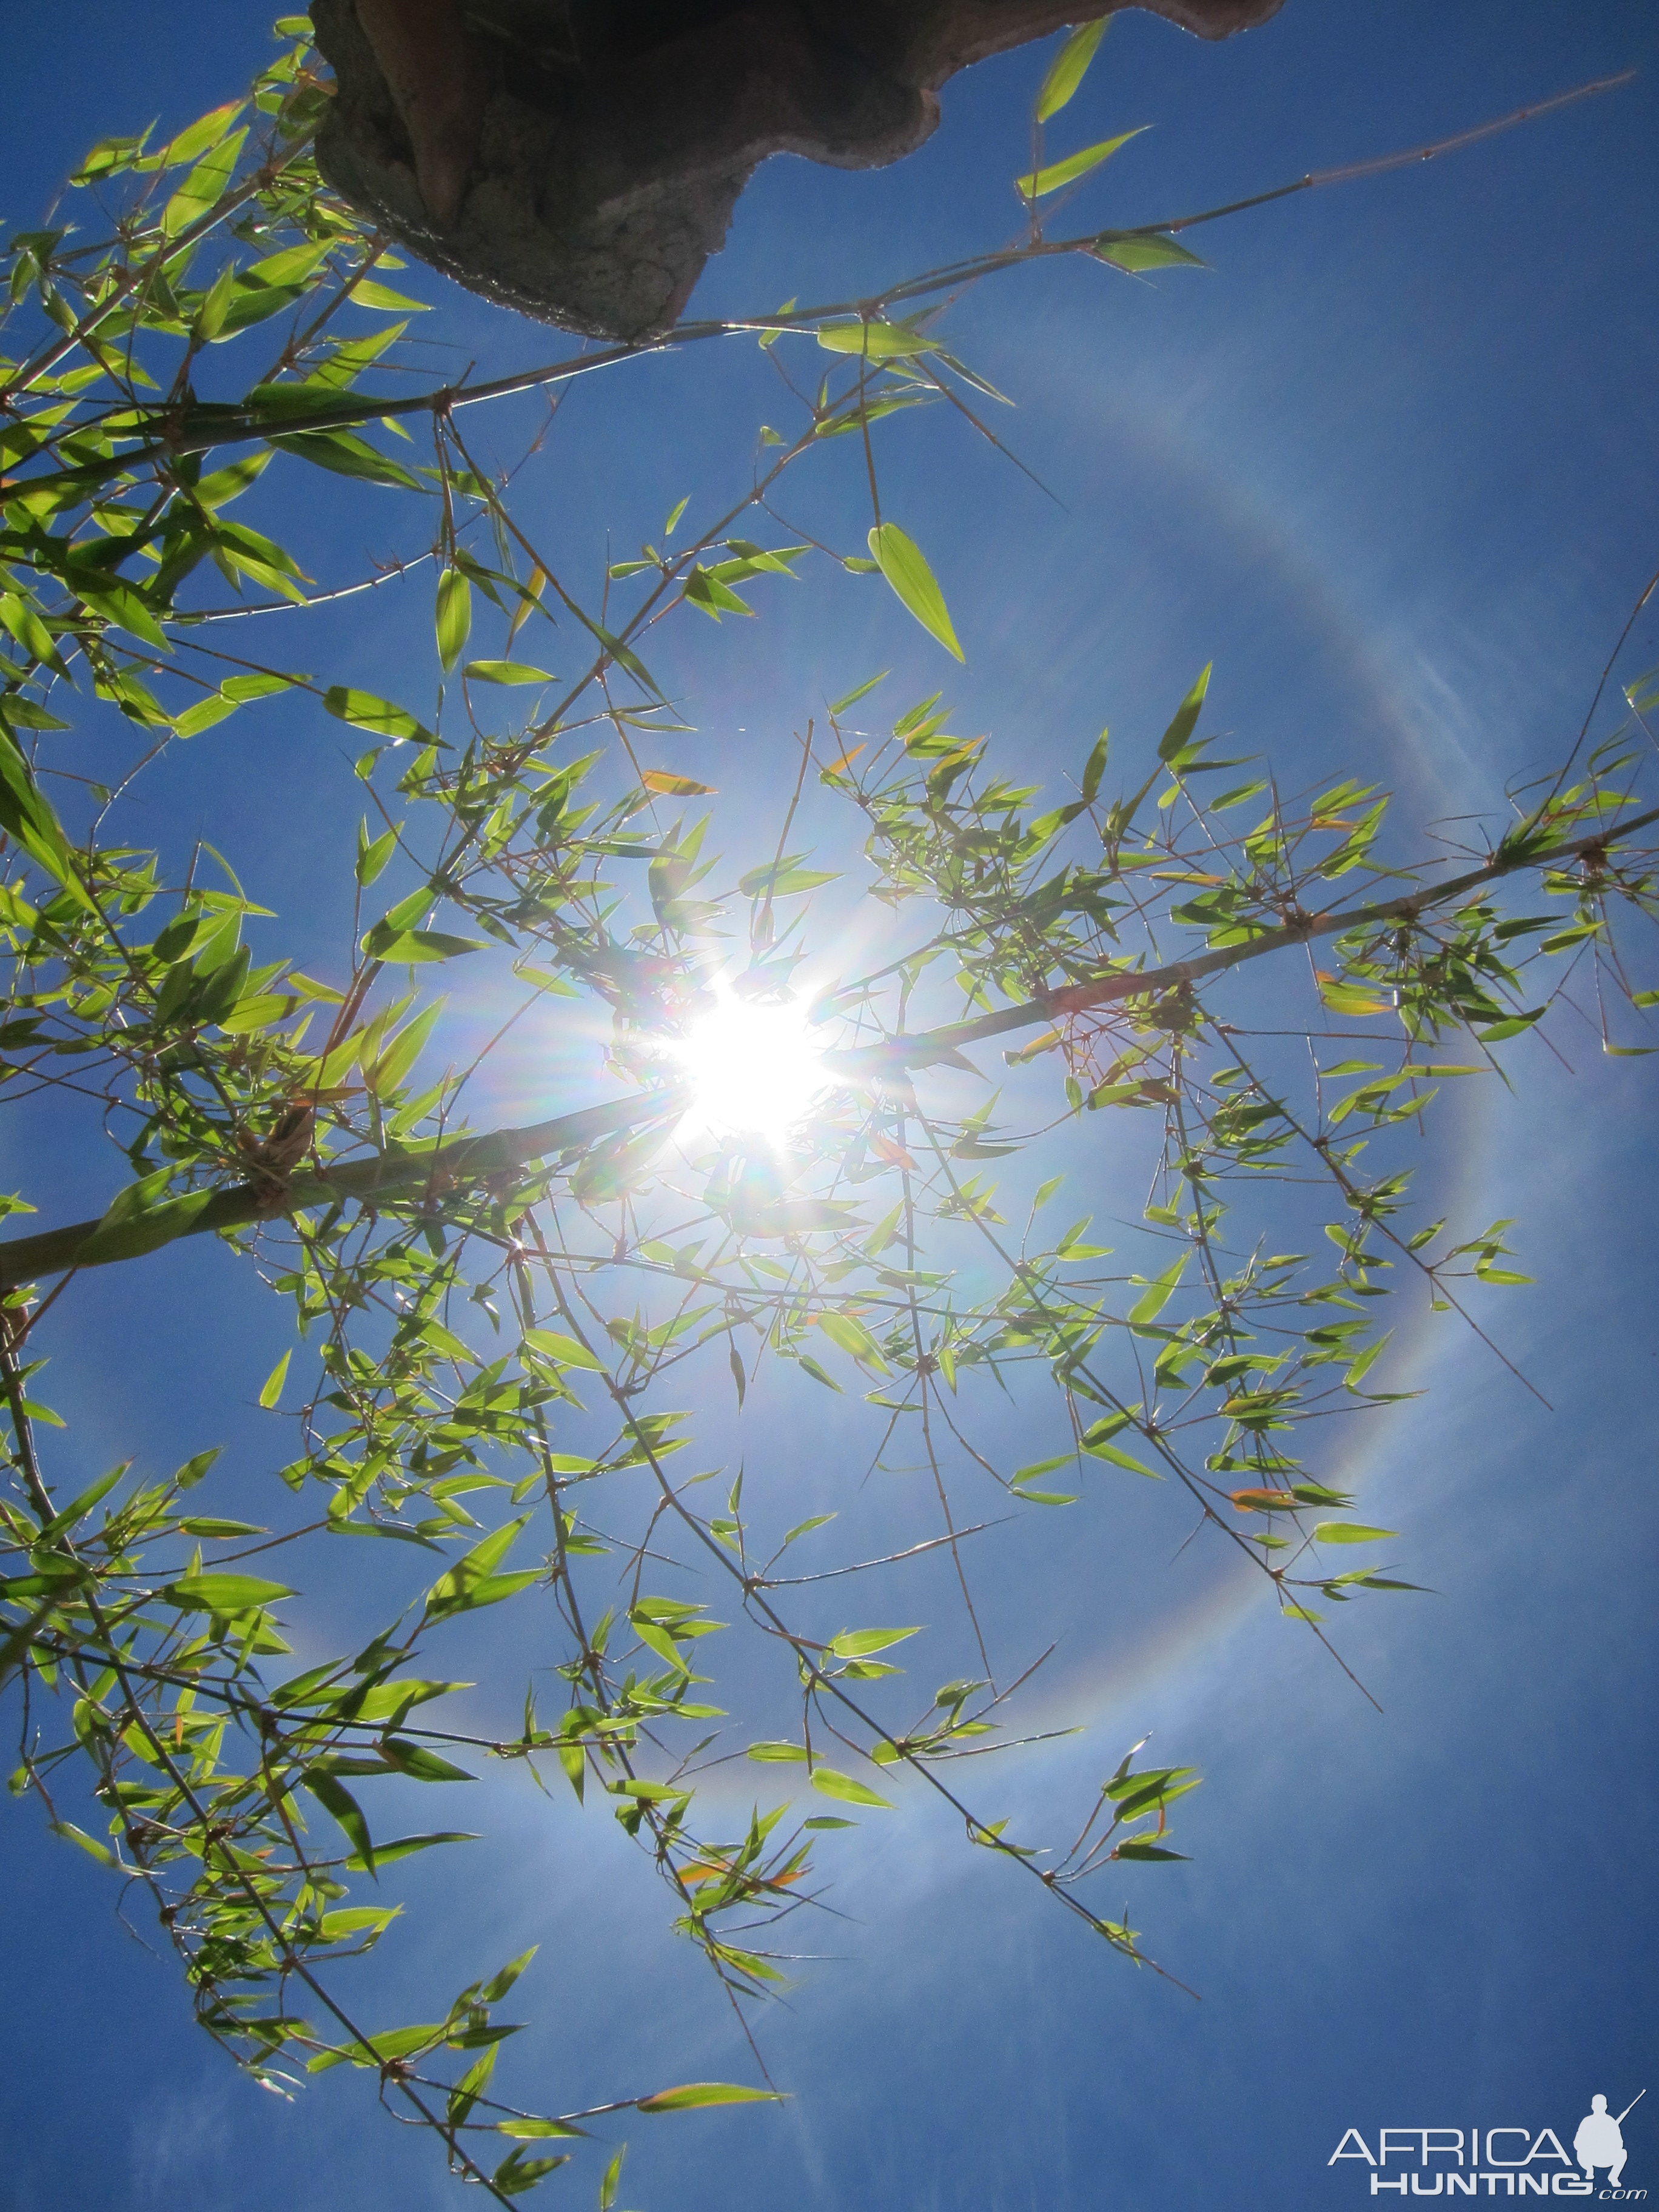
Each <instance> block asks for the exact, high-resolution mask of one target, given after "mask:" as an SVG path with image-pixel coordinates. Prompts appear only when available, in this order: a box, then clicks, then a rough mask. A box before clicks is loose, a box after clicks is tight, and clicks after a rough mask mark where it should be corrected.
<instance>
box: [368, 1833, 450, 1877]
mask: <svg viewBox="0 0 1659 2212" xmlns="http://www.w3.org/2000/svg"><path fill="white" fill-rule="evenodd" d="M482 1840H483V1838H481V1837H478V1836H476V1835H473V1834H471V1833H470V1832H468V1831H467V1830H465V1829H464V1828H443V1829H440V1830H438V1831H437V1832H435V1833H434V1834H432V1835H428V1836H398V1837H397V1838H395V1839H394V1840H393V1841H392V1843H389V1844H375V1846H374V1866H371V1865H370V1864H369V1863H368V1860H367V1859H365V1858H364V1857H362V1856H361V1854H360V1855H359V1856H358V1857H355V1858H349V1859H348V1860H347V1861H346V1865H347V1867H348V1869H349V1870H350V1871H351V1872H352V1873H354V1874H372V1873H373V1872H374V1867H376V1866H390V1865H391V1863H392V1861H393V1860H394V1859H406V1858H408V1857H410V1854H411V1853H412V1852H414V1851H429V1850H433V1849H434V1848H435V1846H436V1845H437V1844H476V1843H479V1842H481V1841H482Z"/></svg>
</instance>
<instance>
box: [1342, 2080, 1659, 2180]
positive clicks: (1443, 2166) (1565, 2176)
mask: <svg viewBox="0 0 1659 2212" xmlns="http://www.w3.org/2000/svg"><path fill="white" fill-rule="evenodd" d="M1646 2095H1647V2091H1646V2090H1645V2089H1638V2091H1637V2093H1636V2094H1635V2095H1634V2096H1633V2097H1632V2099H1631V2100H1630V2102H1629V2104H1628V2105H1626V2107H1625V2109H1624V2111H1623V2112H1620V2113H1619V2114H1618V2115H1617V2116H1616V2117H1615V2116H1614V2115H1613V2113H1612V2112H1608V2110H1607V2099H1606V2097H1605V2096H1604V2095H1603V2094H1602V2093H1601V2091H1600V2090H1597V2091H1596V2093H1595V2095H1594V2096H1593V2097H1592V2098H1591V2099H1590V2108H1589V2112H1586V2113H1585V2115H1584V2117H1583V2119H1582V2120H1580V2122H1579V2123H1578V2127H1577V2132H1576V2133H1575V2134H1574V2136H1573V2138H1572V2149H1571V2153H1569V2152H1568V2151H1567V2150H1566V2149H1565V2148H1564V2147H1563V2145H1562V2142H1561V2138H1560V2137H1559V2136H1558V2135H1557V2134H1556V2132H1555V2130H1554V2129H1553V2128H1540V2129H1539V2130H1537V2131H1536V2132H1535V2133H1534V2130H1532V2129H1531V2128H1471V2129H1470V2130H1468V2133H1467V2135H1466V2134H1465V2132H1464V2130H1462V2128H1382V2129H1379V2130H1378V2131H1377V2136H1376V2150H1375V2151H1374V2152H1373V2150H1372V2149H1371V2147H1370V2144H1369V2143H1368V2142H1366V2140H1365V2138H1364V2136H1363V2135H1362V2134H1361V2133H1360V2131H1359V2130H1358V2128H1350V2129H1349V2130H1347V2132H1346V2134H1345V2135H1344V2136H1343V2138H1342V2140H1341V2142H1340V2143H1338V2145H1337V2147H1336V2148H1335V2149H1334V2151H1333V2152H1332V2153H1331V2155H1330V2156H1329V2158H1328V2159H1327V2160H1326V2161H1325V2163H1326V2165H1327V2166H1335V2165H1336V2164H1338V2162H1339V2161H1340V2160H1348V2159H1353V2160H1358V2161H1360V2162H1362V2163H1363V2164H1364V2166H1366V2167H1367V2168H1368V2169H1369V2179H1370V2194H1371V2195H1372V2196H1373V2197H1380V2196H1381V2195H1382V2194H1383V2191H1384V2190H1387V2191H1390V2192H1392V2193H1393V2194H1395V2195H1397V2196H1400V2197H1475V2196H1479V2195H1480V2194H1481V2193H1482V2192H1483V2191H1484V2193H1485V2194H1486V2196H1488V2197H1497V2196H1499V2195H1502V2196H1504V2197H1597V2198H1605V2199H1607V2200H1608V2201H1610V2202H1613V2203H1626V2204H1628V2203H1636V2202H1638V2201H1639V2200H1640V2199H1641V2198H1643V2197H1646V2195H1647V2193H1648V2192H1647V2191H1646V2190H1645V2189H1628V2188H1626V2186H1625V2181H1624V2175H1625V2160H1626V2159H1627V2158H1628V2157H1629V2155H1630V2154H1629V2152H1628V2150H1627V2149H1626V2145H1625V2136H1624V2125H1625V2122H1626V2120H1627V2119H1628V2118H1630V2116H1631V2114H1632V2112H1634V2111H1635V2109H1636V2107H1637V2106H1638V2105H1639V2104H1640V2103H1641V2101H1642V2100H1643V2098H1644V2097H1645V2096H1646ZM1390 2166H1393V2168H1394V2171H1393V2172H1390V2171H1389V2168H1390ZM1603 2170H1605V2173H1606V2179H1605V2180H1600V2179H1599V2177H1600V2176H1601V2172H1603ZM1598 2182H1599V2185H1598Z"/></svg>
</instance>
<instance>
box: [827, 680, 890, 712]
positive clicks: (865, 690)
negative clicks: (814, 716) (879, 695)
mask: <svg viewBox="0 0 1659 2212" xmlns="http://www.w3.org/2000/svg"><path fill="white" fill-rule="evenodd" d="M889 673H890V671H888V670H887V669H885V668H884V669H883V670H882V671H881V673H880V675H879V676H872V677H870V678H867V679H866V682H864V683H862V684H860V685H859V686H858V687H857V689H856V690H852V691H844V692H843V693H842V696H841V697H840V698H839V699H832V700H831V701H830V702H829V710H828V711H829V719H830V720H831V721H832V722H833V721H835V720H837V719H838V718H839V717H840V716H841V715H842V714H845V713H846V712H847V709H848V708H849V707H855V706H857V704H858V702H859V701H860V699H866V698H868V696H869V695H870V694H871V692H872V691H873V690H875V688H876V686H877V684H884V683H885V682H886V681H887V678H888V675H889Z"/></svg>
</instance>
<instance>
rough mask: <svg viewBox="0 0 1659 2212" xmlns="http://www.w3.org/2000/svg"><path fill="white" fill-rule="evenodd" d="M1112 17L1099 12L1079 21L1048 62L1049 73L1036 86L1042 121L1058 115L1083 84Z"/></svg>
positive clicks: (1037, 105) (1040, 119) (1037, 116)
mask: <svg viewBox="0 0 1659 2212" xmlns="http://www.w3.org/2000/svg"><path fill="white" fill-rule="evenodd" d="M1110 20H1111V19H1110V17H1109V16H1106V15H1100V16H1097V18H1096V19H1095V21H1093V22H1092V23H1079V25H1078V27H1077V28H1076V30H1074V31H1073V33H1072V35H1071V37H1070V38H1069V39H1067V40H1066V43H1065V45H1064V46H1062V47H1061V48H1060V52H1058V53H1057V54H1056V55H1055V56H1054V59H1053V61H1052V62H1050V63H1049V64H1048V75H1047V76H1045V77H1044V78H1043V80H1042V84H1041V85H1040V86H1039V87H1038V88H1037V96H1036V119H1037V121H1038V122H1039V123H1046V122H1047V121H1048V118H1049V117H1050V116H1051V115H1058V114H1059V112H1060V109H1061V108H1062V107H1064V106H1066V102H1067V101H1068V100H1070V99H1071V97H1072V95H1073V93H1075V92H1076V90H1077V88H1078V87H1079V85H1080V84H1081V83H1082V82H1083V79H1084V75H1085V71H1086V70H1087V69H1088V66H1089V64H1090V63H1091V61H1093V59H1094V58H1095V50H1096V48H1097V46H1099V44H1100V42H1101V40H1102V39H1103V38H1104V37H1105V35H1106V26H1107V24H1108V22H1109V21H1110Z"/></svg>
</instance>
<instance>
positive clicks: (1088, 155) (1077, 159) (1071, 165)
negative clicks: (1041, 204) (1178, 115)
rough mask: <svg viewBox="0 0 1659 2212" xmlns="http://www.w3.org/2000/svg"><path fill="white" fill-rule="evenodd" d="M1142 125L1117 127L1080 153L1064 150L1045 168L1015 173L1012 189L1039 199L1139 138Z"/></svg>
mask: <svg viewBox="0 0 1659 2212" xmlns="http://www.w3.org/2000/svg"><path fill="white" fill-rule="evenodd" d="M1146 127H1147V126H1146V125H1145V124H1144V123H1143V124H1142V125H1140V127H1139V130H1135V131H1120V132H1119V133H1118V135H1117V137H1115V138H1103V139H1102V140H1101V142H1100V143H1099V144H1098V145H1097V146H1085V148H1084V149H1083V151H1082V152H1081V153H1080V154H1068V155H1066V159H1065V160H1064V161H1050V162H1049V163H1048V166H1047V167H1045V168H1042V169H1033V170H1032V171H1030V173H1029V174H1028V175H1026V176H1024V177H1016V178H1015V179H1014V190H1015V191H1017V192H1018V193H1019V195H1020V197H1022V198H1023V199H1028V200H1040V199H1043V198H1045V197H1047V196H1048V193H1050V192H1057V191H1060V187H1061V186H1062V185H1074V184H1075V183H1076V182H1077V180H1078V179H1079V177H1086V176H1087V175H1088V174H1089V173H1090V171H1091V169H1097V168H1098V167H1100V165H1101V163H1102V162H1103V161H1110V160H1111V158H1112V156H1113V155H1114V154H1115V153H1116V151H1117V149H1118V148H1119V147H1120V146H1127V144H1128V143H1129V141H1130V140H1131V139H1132V138H1139V136H1140V132H1141V131H1144V130H1146Z"/></svg>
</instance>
